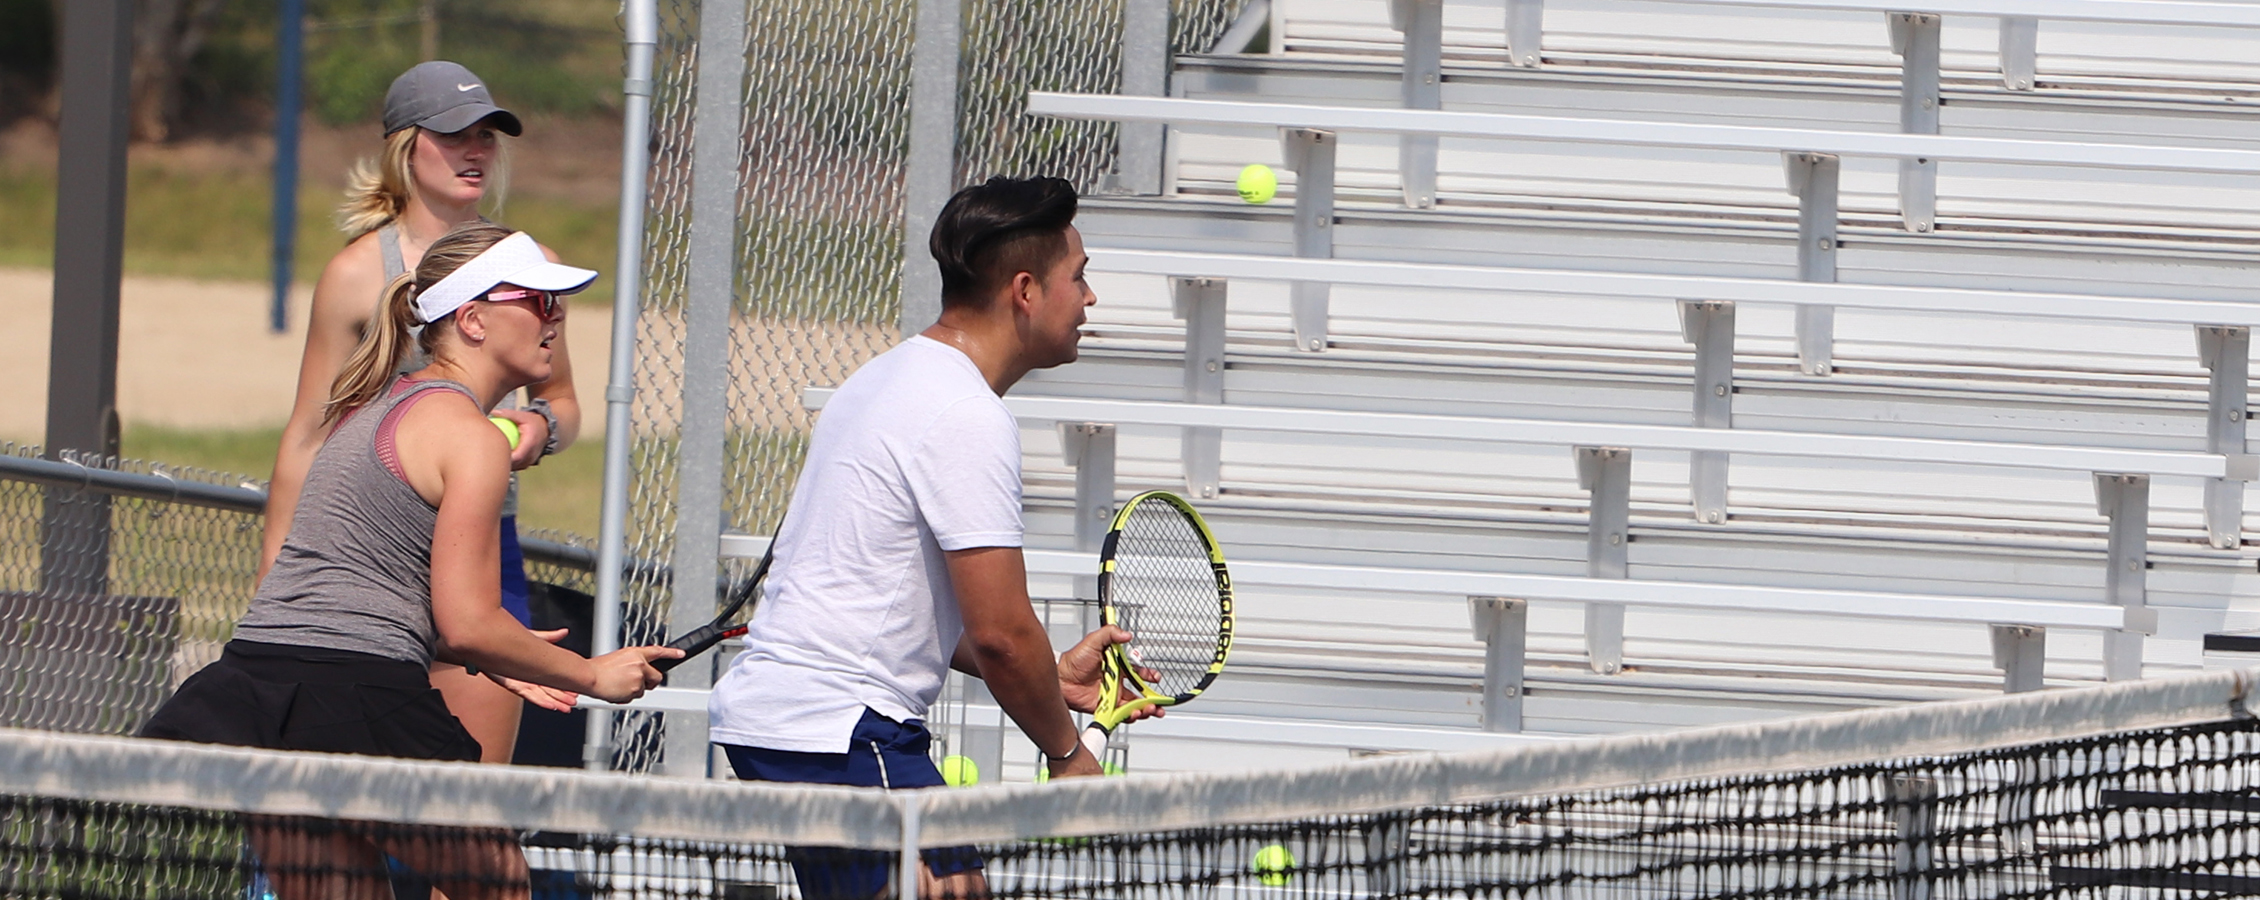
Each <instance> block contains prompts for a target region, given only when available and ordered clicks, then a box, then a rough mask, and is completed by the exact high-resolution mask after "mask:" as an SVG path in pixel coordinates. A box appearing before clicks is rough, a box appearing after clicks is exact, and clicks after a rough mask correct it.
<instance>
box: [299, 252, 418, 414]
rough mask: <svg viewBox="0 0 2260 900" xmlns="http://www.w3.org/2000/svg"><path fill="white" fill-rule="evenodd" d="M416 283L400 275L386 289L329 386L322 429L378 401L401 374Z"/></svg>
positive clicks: (413, 321) (413, 313) (412, 323)
mask: <svg viewBox="0 0 2260 900" xmlns="http://www.w3.org/2000/svg"><path fill="white" fill-rule="evenodd" d="M418 268H419V269H421V268H422V267H421V266H418ZM416 281H417V278H416V276H415V275H402V276H400V277H398V278H395V279H393V280H392V283H391V284H388V285H385V292H384V302H383V303H382V304H380V305H379V306H378V308H377V315H376V316H375V317H374V318H371V319H370V320H369V325H368V327H367V328H363V329H362V330H361V343H360V344H358V345H356V346H355V347H354V348H353V355H352V356H349V357H346V359H345V368H343V369H341V370H339V371H338V373H337V380H336V381H334V382H331V384H330V398H329V400H328V401H327V402H325V403H323V404H322V427H324V428H328V427H329V426H331V425H333V424H336V423H337V421H338V420H339V419H343V418H345V414H346V413H349V412H352V411H353V410H354V409H356V408H359V407H360V406H361V404H364V403H367V402H369V401H371V400H375V399H377V395H378V394H381V393H384V389H385V385H386V384H389V383H391V381H392V376H393V373H394V372H397V371H399V370H400V360H401V359H402V358H403V357H405V356H406V355H407V353H408V331H409V329H411V328H414V327H415V326H416Z"/></svg>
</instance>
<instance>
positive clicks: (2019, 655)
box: [1990, 625, 2048, 694]
mask: <svg viewBox="0 0 2260 900" xmlns="http://www.w3.org/2000/svg"><path fill="white" fill-rule="evenodd" d="M1990 627H1991V629H1992V631H1993V667H1994V668H1996V669H2000V670H2001V692H2002V693H2005V694H2022V693H2024V692H2026V691H2037V690H2040V688H2041V684H2042V676H2043V674H2044V672H2045V670H2046V666H2047V659H2048V629H2046V628H2042V627H2040V626H2038V625H1993V626H1990Z"/></svg>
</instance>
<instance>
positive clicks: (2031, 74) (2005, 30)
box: [2001, 16, 2040, 91]
mask: <svg viewBox="0 0 2260 900" xmlns="http://www.w3.org/2000/svg"><path fill="white" fill-rule="evenodd" d="M2039 76H2040V20H2039V19H2035V18H2031V17H2029V16H2002V17H2001V84H2002V85H2003V86H2004V87H2007V88H2008V89H2010V90H2012V91H2029V90H2032V87H2033V83H2034V82H2035V81H2036V80H2038V79H2039Z"/></svg>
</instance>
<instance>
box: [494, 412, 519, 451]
mask: <svg viewBox="0 0 2260 900" xmlns="http://www.w3.org/2000/svg"><path fill="white" fill-rule="evenodd" d="M487 421H489V422H493V423H494V427H496V428H500V429H502V436H503V437H505V438H509V439H510V449H512V450H516V449H518V423H516V422H512V421H510V420H509V419H505V418H503V417H501V416H488V417H487Z"/></svg>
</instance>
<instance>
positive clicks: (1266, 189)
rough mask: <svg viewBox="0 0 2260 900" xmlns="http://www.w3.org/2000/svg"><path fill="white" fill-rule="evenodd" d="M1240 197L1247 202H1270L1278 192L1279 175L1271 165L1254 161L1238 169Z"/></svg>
mask: <svg viewBox="0 0 2260 900" xmlns="http://www.w3.org/2000/svg"><path fill="white" fill-rule="evenodd" d="M1239 187H1240V199H1242V200H1246V201H1248V202H1249V203H1270V202H1271V198H1272V197H1274V196H1277V195H1278V193H1279V176H1278V175H1276V174H1273V173H1272V171H1271V167H1270V166H1267V165H1264V164H1263V163H1254V164H1252V165H1250V166H1248V167H1247V168H1245V169H1241V170H1240V183H1239Z"/></svg>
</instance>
